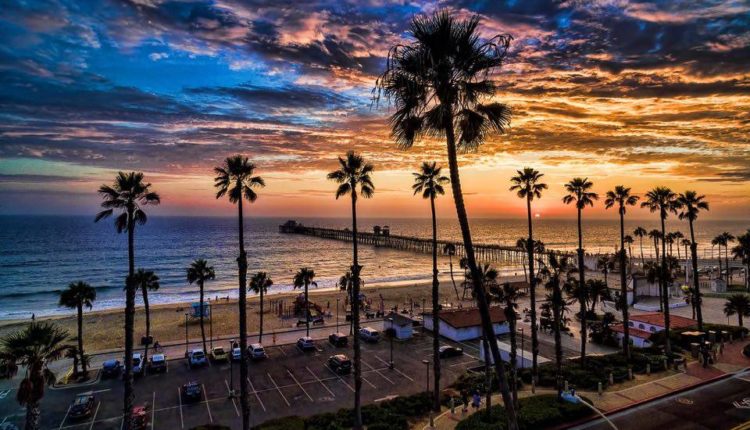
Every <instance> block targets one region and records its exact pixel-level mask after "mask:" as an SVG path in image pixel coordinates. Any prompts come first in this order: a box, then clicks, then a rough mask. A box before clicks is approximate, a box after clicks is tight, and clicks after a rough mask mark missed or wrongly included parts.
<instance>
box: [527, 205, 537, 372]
mask: <svg viewBox="0 0 750 430" xmlns="http://www.w3.org/2000/svg"><path fill="white" fill-rule="evenodd" d="M526 214H527V218H528V224H529V238H528V240H527V241H526V248H527V254H528V259H529V298H530V300H531V378H532V380H533V381H534V383H535V384H536V383H539V374H538V369H537V357H538V356H539V338H538V337H537V329H538V328H537V325H536V276H534V228H533V225H532V222H531V219H532V218H531V195H528V196H526Z"/></svg>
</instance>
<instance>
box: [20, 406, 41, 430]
mask: <svg viewBox="0 0 750 430" xmlns="http://www.w3.org/2000/svg"><path fill="white" fill-rule="evenodd" d="M41 415H42V411H41V409H39V402H38V401H36V402H30V403H28V404H27V405H26V424H25V426H24V429H25V430H38V429H39V417H40V416H41Z"/></svg>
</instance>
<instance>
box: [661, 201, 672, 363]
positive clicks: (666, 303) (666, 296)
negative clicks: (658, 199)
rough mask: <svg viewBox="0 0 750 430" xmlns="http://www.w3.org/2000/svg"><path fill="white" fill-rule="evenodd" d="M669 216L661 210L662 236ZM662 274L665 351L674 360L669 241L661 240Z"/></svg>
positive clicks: (670, 359)
mask: <svg viewBox="0 0 750 430" xmlns="http://www.w3.org/2000/svg"><path fill="white" fill-rule="evenodd" d="M666 218H667V214H666V213H665V212H664V210H662V211H661V236H662V237H664V235H665V226H664V220H665V219H666ZM661 248H662V249H661V276H659V283H660V284H661V290H662V296H663V297H664V333H665V335H666V336H664V339H665V340H664V345H665V352H666V354H667V357H669V361H670V362H671V361H672V342H671V341H670V340H669V290H668V289H667V288H668V287H667V280H666V275H667V255H666V254H667V243H666V242H665V241H663V240H662V241H661Z"/></svg>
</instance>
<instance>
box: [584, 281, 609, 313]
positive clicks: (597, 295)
mask: <svg viewBox="0 0 750 430" xmlns="http://www.w3.org/2000/svg"><path fill="white" fill-rule="evenodd" d="M586 293H587V294H588V299H589V301H590V303H591V307H590V310H591V311H593V312H594V313H596V305H597V304H599V302H603V301H605V300H612V293H611V291H610V289H609V287H607V284H605V283H604V282H603V281H602V280H601V279H587V280H586Z"/></svg>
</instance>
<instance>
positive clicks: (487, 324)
mask: <svg viewBox="0 0 750 430" xmlns="http://www.w3.org/2000/svg"><path fill="white" fill-rule="evenodd" d="M445 131H446V133H445V135H446V143H447V147H448V165H449V169H450V178H451V189H452V191H453V200H454V201H455V204H456V213H457V216H458V223H459V225H460V226H461V236H462V238H463V242H464V248H465V251H466V260H467V263H468V266H469V269H470V270H471V278H472V283H473V284H474V293H475V296H476V300H477V307H478V308H479V314H480V316H481V320H482V332H483V333H484V336H485V337H486V338H487V339H488V340H489V339H492V341H491V342H488V343H489V344H490V351H491V352H492V359H493V360H494V362H495V372H496V373H497V377H498V380H499V382H500V393H501V395H502V398H503V403H504V405H505V412H506V414H507V417H508V430H517V429H518V421H517V418H516V410H515V407H514V405H513V402H512V401H511V398H510V392H509V390H508V383H507V380H506V377H505V369H504V368H503V361H502V357H501V356H500V349H499V348H498V346H497V342H495V341H494V340H495V332H494V329H493V326H492V320H491V317H490V308H489V305H488V303H487V294H486V292H485V289H484V285H483V284H482V274H481V273H480V272H479V268H478V267H477V262H476V259H475V257H474V245H473V243H472V240H471V231H470V229H469V219H468V216H467V214H466V206H465V205H464V196H463V192H462V190H461V179H460V178H459V173H458V157H457V154H456V141H455V136H454V133H453V118H452V117H450V116H449V117H448V118H446V121H445Z"/></svg>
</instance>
